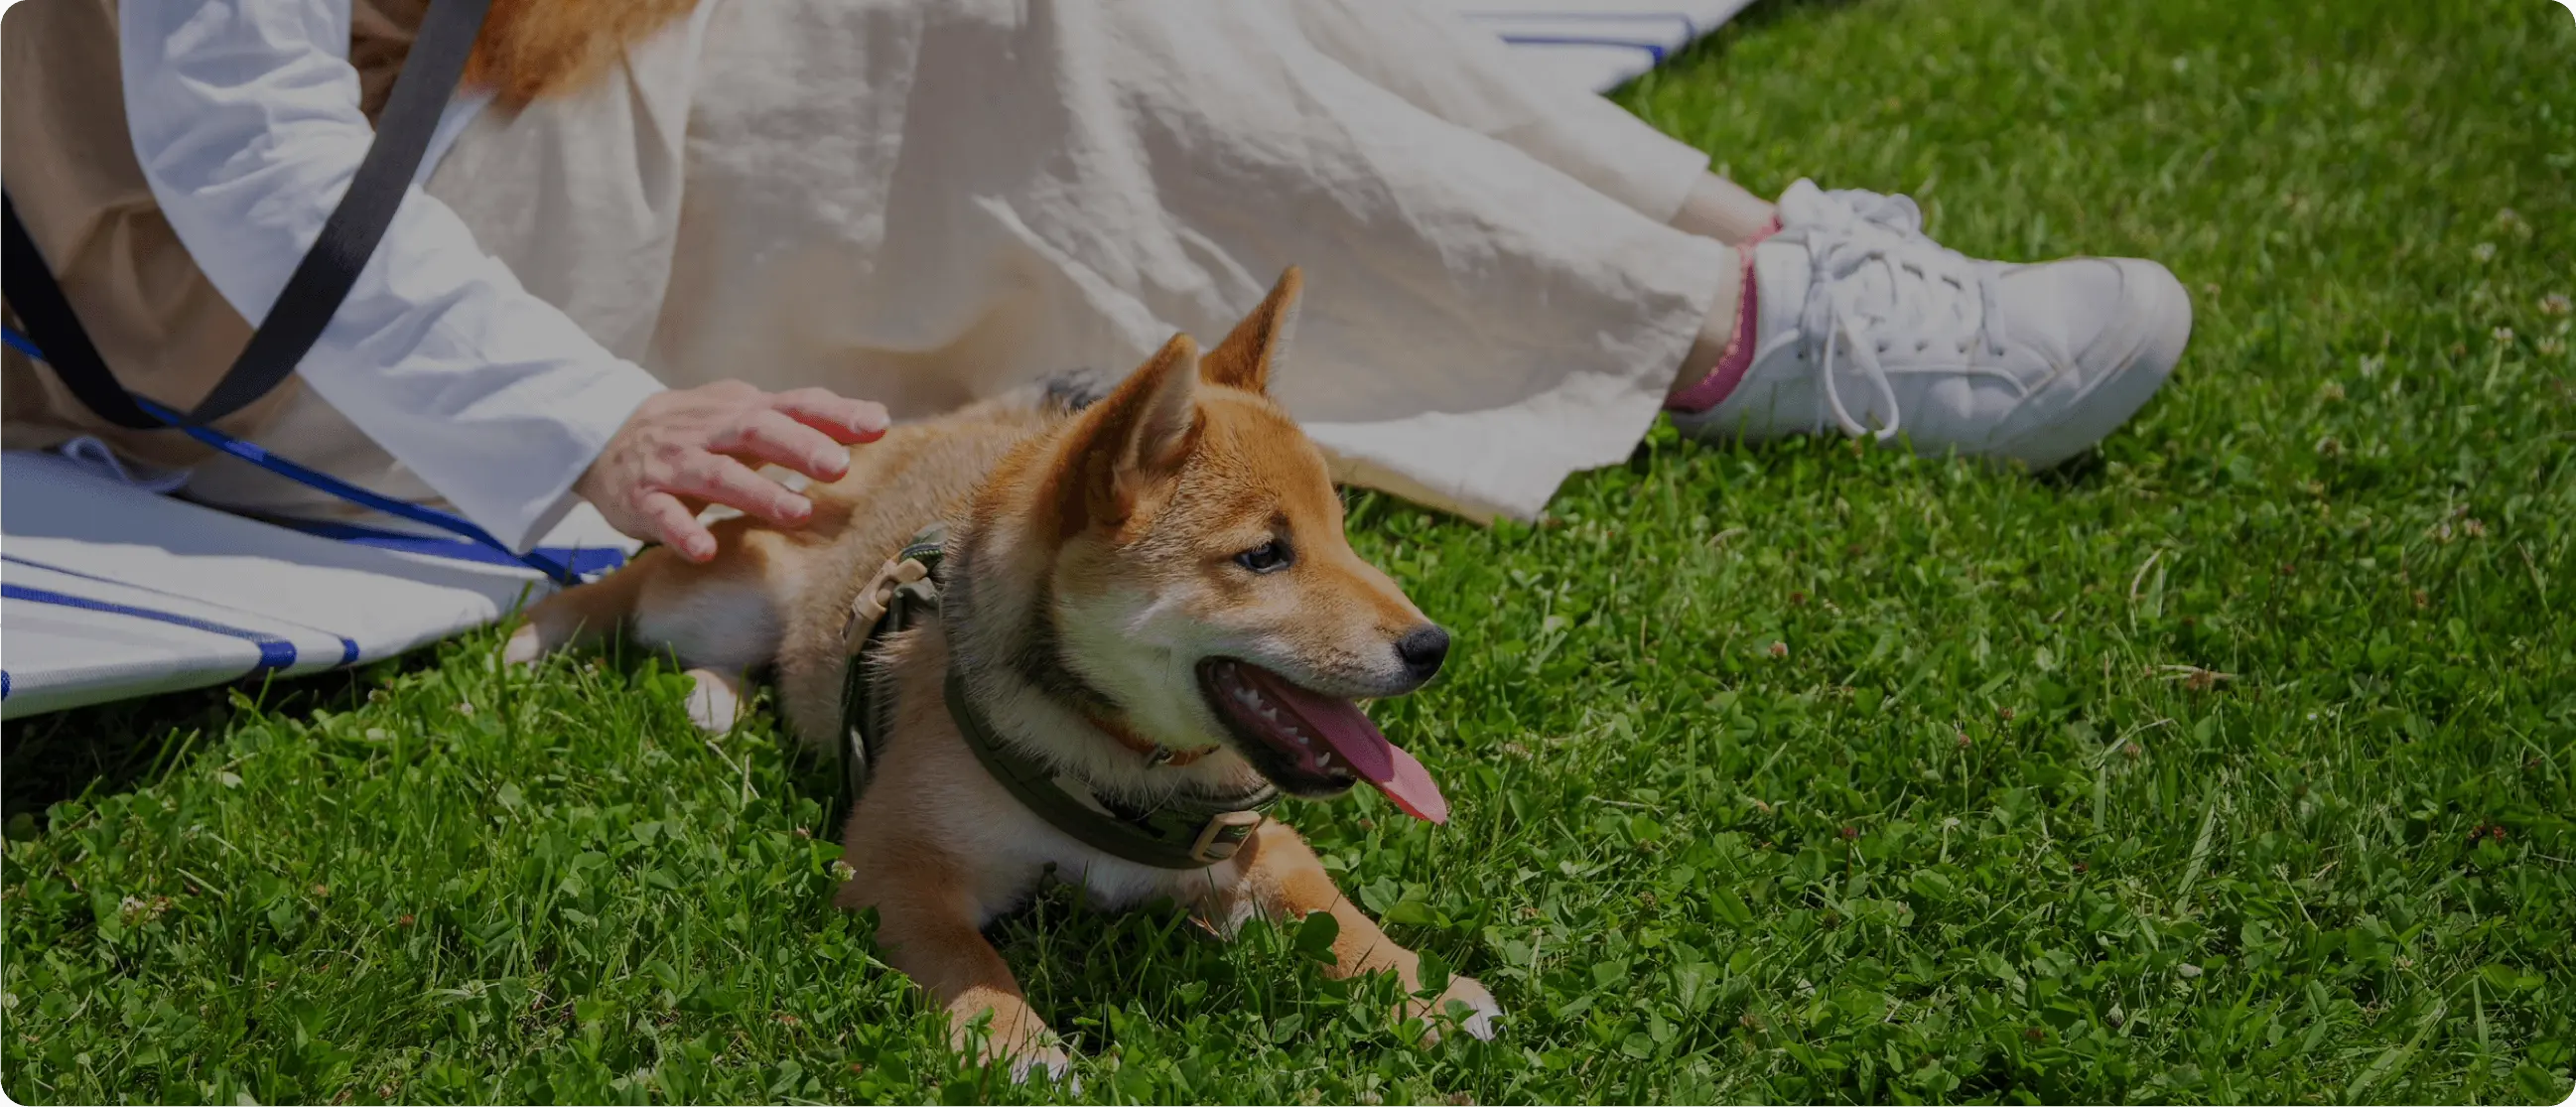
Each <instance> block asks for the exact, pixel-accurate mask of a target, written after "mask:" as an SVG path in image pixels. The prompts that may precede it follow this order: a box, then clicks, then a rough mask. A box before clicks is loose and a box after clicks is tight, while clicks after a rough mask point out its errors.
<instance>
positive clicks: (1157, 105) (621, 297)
mask: <svg viewBox="0 0 2576 1107" xmlns="http://www.w3.org/2000/svg"><path fill="white" fill-rule="evenodd" d="M708 2H710V3H715V2H718V0H708ZM708 14H709V18H706V19H703V20H700V21H698V22H697V23H695V24H693V25H691V26H688V27H675V28H673V29H672V31H671V32H669V33H668V34H666V35H665V36H664V37H663V38H661V39H657V40H655V41H653V42H650V43H647V44H645V45H643V46H641V47H638V48H636V49H634V50H632V51H630V52H629V56H628V59H627V66H626V67H625V69H624V70H622V71H621V72H619V73H618V74H616V75H615V77H614V78H613V79H612V80H610V81H609V82H607V83H606V84H604V85H602V86H600V87H596V88H593V89H591V90H589V91H587V92H585V93H582V94H580V95H576V96H572V97H568V98H562V99H550V100H544V101H540V102H539V103H538V104H536V105H535V106H533V107H531V108H529V109H527V110H526V111H524V112H520V113H518V114H516V115H515V116H505V115H503V114H501V113H498V112H492V113H487V115H486V116H485V117H484V118H482V119H480V120H478V121H477V122H476V124H475V125H474V126H473V127H472V128H471V129H470V130H469V131H468V132H467V133H466V135H465V136H464V137H463V138H462V139H461V140H459V142H458V144H457V146H456V147H455V149H454V150H453V151H452V152H450V153H449V155H448V156H447V158H446V160H445V161H444V162H442V163H441V165H440V167H439V169H438V171H437V173H436V174H435V175H434V177H433V178H432V180H431V183H430V188H429V190H430V192H431V193H432V194H433V195H436V196H438V197H439V198H440V199H442V200H444V201H446V202H447V203H449V204H450V205H451V206H454V207H455V208H457V209H458V211H459V213H460V214H461V215H463V216H464V217H465V219H466V221H467V223H468V224H469V225H470V226H472V227H474V228H475V230H476V234H477V238H478V240H479V241H480V242H481V243H482V245H483V246H484V247H485V248H486V249H488V250H491V251H493V252H494V253H495V254H496V255H498V256H500V257H501V258H502V259H503V260H504V261H506V262H507V263H509V264H510V265H511V267H512V269H513V270H514V271H515V272H517V273H518V274H519V276H520V277H521V279H522V280H523V281H524V282H525V283H526V284H527V286H528V287H529V288H530V289H531V290H533V291H535V292H537V293H538V294H539V295H542V296H545V297H546V298H547V299H548V300H550V301H552V302H554V303H555V304H557V305H558V306H561V307H563V308H564V309H565V310H566V311H568V312H570V313H571V314H572V315H573V316H574V318H575V319H577V320H579V321H580V322H581V323H582V324H583V325H584V326H585V327H586V328H588V329H589V330H590V331H591V333H592V334H593V335H595V336H597V337H598V338H599V339H600V340H601V341H602V342H603V343H605V344H607V345H608V346H609V347H610V348H611V349H613V350H615V351H617V352H618V353H620V354H622V355H625V356H628V357H632V358H635V359H636V360H638V361H639V362H641V363H642V364H643V365H644V366H645V367H646V368H648V369H650V370H652V371H653V372H654V373H655V374H656V375H657V376H659V377H661V378H662V379H663V380H664V381H665V382H667V383H669V384H671V385H673V386H675V387H686V386H690V385H696V384H702V383H706V382H708V381H714V380H719V379H724V378H741V379H745V380H749V381H751V382H752V383H754V384H757V385H760V386H762V387H766V388H788V387H796V386H804V385H821V386H824V387H828V388H831V389H833V390H835V391H839V392H842V393H845V394H848V395H852V396H859V397H866V398H871V399H876V400H880V401H883V402H885V403H886V404H887V405H888V406H889V407H891V408H892V409H893V410H894V411H895V413H896V414H897V416H898V417H919V416H925V415H930V414H934V413H936V412H939V411H942V410H945V409H947V408H950V407H953V406H955V405H958V404H960V403H964V402H966V401H969V400H973V399H976V398H979V397H984V396H989V395H993V394H996V393H999V392H1002V391H1006V390H1009V389H1011V388H1014V387H1017V386H1019V385H1023V384H1026V383H1029V382H1032V381H1036V380H1040V379H1044V378H1048V377H1050V376H1054V375H1057V374H1061V373H1064V372H1067V371H1091V372H1096V373H1099V374H1101V375H1102V376H1103V377H1104V378H1105V379H1114V378H1115V377H1117V376H1118V375H1121V374H1123V373H1124V372H1126V371H1127V370H1128V369H1130V368H1132V367H1133V366H1135V365H1136V364H1137V363H1139V362H1140V361H1142V360H1143V358H1144V357H1145V355H1146V354H1148V353H1150V352H1151V351H1152V350H1153V349H1154V348H1155V347H1157V346H1159V345H1161V343H1162V342H1163V341H1164V340H1165V339H1166V338H1168V337H1169V336H1170V334H1171V333H1172V332H1174V331H1176V330H1181V331H1189V332H1191V333H1193V334H1195V335H1197V336H1198V337H1200V338H1201V339H1202V340H1213V339H1214V338H1216V337H1218V336H1220V335H1222V334H1223V333H1224V332H1225V330H1226V329H1227V328H1228V327H1229V326H1230V325H1231V323H1232V321H1233V320H1234V319H1235V318H1236V317H1237V316H1239V315H1240V314H1241V313H1242V312H1243V311H1244V310H1246V309H1247V308H1249V307H1250V306H1251V305H1252V304H1253V303H1254V302H1256V301H1257V300H1259V298H1260V297H1261V295H1262V293H1263V291H1264V290H1265V289H1266V288H1267V287H1268V285H1269V284H1270V282H1271V280H1272V279H1273V278H1274V277H1275V276H1276V275H1277V274H1278V272H1279V270H1280V269H1282V268H1284V267H1285V266H1287V265H1290V264H1296V265H1300V266H1302V267H1304V269H1305V271H1306V277H1307V289H1308V301H1307V304H1306V307H1305V311H1304V314H1303V318H1302V319H1301V322H1300V329H1299V333H1298V344H1297V346H1296V348H1295V350H1294V351H1293V353H1292V355H1291V357H1290V360H1289V363H1288V367H1287V369H1286V371H1285V372H1284V373H1283V375H1282V377H1281V378H1280V379H1279V381H1278V382H1277V385H1276V388H1277V391H1278V392H1279V394H1280V395H1281V397H1282V398H1283V399H1284V400H1285V401H1286V403H1287V404H1288V405H1289V407H1290V408H1291V409H1292V410H1293V411H1294V412H1295V413H1296V414H1297V415H1298V417H1299V418H1300V419H1301V420H1302V421H1303V422H1304V423H1305V425H1306V427H1307V429H1308V431H1309V432H1310V433H1311V434H1312V435H1313V436H1314V437H1315V438H1316V439H1317V441H1319V442H1321V443H1322V444H1323V445H1324V446H1325V447H1326V449H1327V451H1328V452H1329V453H1331V454H1332V455H1333V457H1334V459H1335V461H1336V463H1337V465H1338V467H1339V473H1338V475H1339V476H1341V477H1343V478H1344V479H1346V480H1349V481H1352V482H1354V483H1358V484H1362V485H1367V486H1371V487H1376V488H1380V489H1384V490H1387V491H1390V492H1393V493H1396V494H1399V495H1403V496H1406V497H1409V498H1412V499H1416V500H1419V501H1421V502H1425V503H1428V504H1431V505H1433V506H1437V507H1441V508H1445V509H1448V510H1452V511H1456V512H1459V513H1462V514H1465V515H1468V516H1470V517H1475V518H1488V517H1491V516H1493V515H1496V514H1508V515H1516V516H1528V515H1532V514H1535V513H1536V512H1537V511H1538V510H1539V509H1540V508H1541V507H1542V506H1543V505H1544V504H1545V502H1546V500H1547V498H1548V496H1549V495H1550V494H1552V493H1553V492H1554V490H1555V488H1556V486H1557V485H1558V483H1559V482H1561V481H1562V480H1563V479H1564V478H1565V477H1566V476H1567V475H1568V474H1570V473H1573V472H1576V471H1579V470H1582V469H1586V468H1591V467H1595V466H1599V465H1604V464H1609V463H1613V462H1616V461H1618V460H1620V459H1622V458H1624V457H1626V456H1627V454H1628V453H1629V452H1630V451H1631V450H1632V449H1633V448H1634V447H1635V445H1636V443H1637V441H1638V439H1639V438H1640V437H1641V436H1642V434H1643V432H1644V431H1645V429H1646V428H1647V427H1648V426H1649V425H1650V424H1651V423H1652V421H1653V419H1654V415H1655V412H1656V411H1657V410H1658V408H1659V407H1660V406H1661V403H1662V398H1663V395H1664V392H1665V390H1666V388H1667V387H1668V386H1669V385H1670V383H1671V381H1672V377H1673V372H1674V370H1675V368H1676V367H1677V366H1678V365H1679V364H1680V361H1681V359H1682V357H1683V355H1684V353H1685V352H1686V351H1687V350H1688V349H1689V347H1690V344H1691V342H1692V339H1693V338H1694V336H1695V334H1696V332H1697V329H1698V327H1699V324H1700V322H1701V320H1702V318H1703V317H1704V316H1705V315H1706V314H1707V310H1708V308H1709V306H1710V303H1711V300H1712V299H1713V297H1714V295H1715V293H1716V291H1717V288H1718V286H1719V279H1720V278H1719V274H1720V272H1721V271H1722V267H1723V266H1725V265H1730V264H1733V261H1732V255H1731V253H1730V252H1729V251H1728V249H1727V248H1726V247H1724V246H1721V245H1719V244H1718V243H1716V242H1713V241H1710V240H1707V239H1701V238H1696V237H1693V236H1690V235H1686V234H1683V233H1681V232H1678V231H1675V230H1673V229H1671V228H1670V227H1669V226H1667V221H1668V220H1669V219H1670V218H1671V217H1672V216H1673V214H1674V213H1675V212H1676V211H1677V210H1678V209H1679V207H1680V206H1681V203H1682V200H1683V197H1684V195H1685V194H1686V193H1687V191H1688V190H1689V188H1690V186H1691V185H1692V183H1693V182H1694V181H1695V180H1696V179H1697V178H1698V176H1699V175H1700V174H1701V173H1702V172H1703V171H1704V169H1705V167H1706V158H1705V156H1703V155H1702V154H1700V153H1699V152H1697V151H1694V150H1692V149H1690V148H1688V147H1685V146H1682V145H1681V144H1679V143H1676V142H1674V141H1672V140H1670V139H1668V138H1666V137H1664V136H1662V135H1660V134H1658V133H1656V132H1655V131H1654V130H1653V129H1651V128H1649V127H1647V126H1646V125H1645V124H1643V123H1642V122H1640V121H1638V120H1637V119H1635V118H1634V117H1632V116H1630V115H1628V114H1627V113H1626V112H1624V111H1622V110H1621V109H1619V108H1618V107H1616V106H1614V105H1612V104H1610V103H1609V102H1607V101H1605V100H1602V99H1600V98H1598V97H1596V96H1593V95H1591V94H1589V93H1587V92H1584V91H1582V90H1578V89H1571V88H1563V87H1557V86H1554V85H1552V84H1541V83H1537V82H1534V81H1532V80H1530V79H1528V78H1525V77H1523V76H1521V75H1519V74H1517V73H1515V72H1514V70H1513V68H1512V67H1511V64H1510V61H1509V59H1508V57H1507V54H1506V48H1505V47H1503V46H1502V45H1501V44H1500V43H1499V42H1497V41H1495V40H1494V39H1492V38H1490V37H1487V36H1485V35H1483V34H1482V33H1481V32H1478V31H1476V30H1475V29H1473V28H1471V27H1467V26H1465V25H1463V24H1462V23H1460V22H1459V21H1457V20H1456V19H1455V18H1454V17H1453V16H1452V15H1451V14H1450V13H1449V12H1447V11H1445V10H1441V9H1437V8H1430V7H1426V6H1424V5H1423V4H1421V3H1419V2H1417V0H1294V2H1284V3H1280V2H1266V0H1027V2H1025V3H999V2H966V0H725V2H723V3H722V6H721V7H720V8H718V9H716V10H714V11H712V12H711V13H708ZM297 404H298V407H297V409H296V410H293V411H290V412H288V413H286V414H285V415H283V416H281V418H280V419H279V420H278V422H277V424H276V425H275V426H274V427H273V428H272V429H271V430H270V431H269V432H268V433H267V434H266V435H264V437H265V438H266V439H267V441H266V443H265V444H266V445H268V446H269V447H270V448H272V449H274V450H276V451H277V452H279V453H280V454H283V455H286V456H290V457H297V458H299V459H304V460H308V461H311V462H316V463H319V464H321V465H322V466H324V467H326V468H329V469H331V470H332V471H334V472H335V473H337V474H339V475H342V476H345V477H349V478H351V479H355V480H358V481H360V482H362V483H366V484H369V485H372V486H374V487H377V488H379V489H382V490H385V491H388V492H391V493H394V494H397V495H410V496H418V497H423V498H426V497H427V496H428V495H429V492H428V490H427V489H425V488H421V487H419V482H418V481H417V480H416V479H413V478H410V477H409V476H408V474H407V473H406V472H405V471H403V470H402V469H401V467H400V466H399V465H397V464H395V463H393V462H392V461H391V459H390V458H386V457H384V456H383V455H382V453H381V452H380V451H374V450H373V448H372V447H371V446H368V445H367V444H366V443H365V442H364V440H363V439H362V438H359V437H358V435H357V432H356V431H355V430H354V429H353V428H350V427H348V425H347V424H346V422H345V420H339V419H338V417H337V414H336V413H335V412H331V411H330V410H329V409H328V408H327V407H326V406H324V405H322V404H321V402H320V401H319V400H316V399H313V398H311V397H310V394H309V393H306V394H305V396H304V398H302V399H300V400H298V401H297ZM335 424H336V425H335ZM243 468H244V467H241V466H238V465H237V464H233V463H229V462H226V463H223V464H219V465H218V464H210V465H209V466H206V467H205V468H204V469H202V470H201V472H200V475H199V479H198V482H197V483H196V484H195V486H194V487H195V490H196V492H197V494H198V495H200V496H203V497H207V498H211V499H217V500H220V501H224V502H230V503H235V504H239V505H244V506H259V507H265V508H270V509H278V510H299V509H304V510H313V509H321V508H324V507H326V506H327V505H324V504H321V503H317V502H314V501H313V500H312V499H311V498H310V497H309V496H306V495H303V494H302V493H301V492H300V490H296V489H293V488H289V487H282V486H280V485H278V484H276V483H275V482H273V481H271V480H269V479H268V478H266V477H265V475H264V474H255V473H245V472H243V471H242V470H243Z"/></svg>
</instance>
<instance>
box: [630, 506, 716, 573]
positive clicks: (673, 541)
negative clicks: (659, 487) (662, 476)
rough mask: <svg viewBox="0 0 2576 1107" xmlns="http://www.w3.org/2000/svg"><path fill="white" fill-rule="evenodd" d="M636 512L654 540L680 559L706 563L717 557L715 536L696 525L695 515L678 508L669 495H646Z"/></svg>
mask: <svg viewBox="0 0 2576 1107" xmlns="http://www.w3.org/2000/svg"><path fill="white" fill-rule="evenodd" d="M636 513H637V514H640V515H642V516H643V517H644V520H645V525H646V527H647V529H649V530H651V531H652V532H653V537H654V539H655V540H656V541H658V542H660V543H662V544H663V545H665V546H669V547H671V548H672V549H673V550H676V551H678V552H679V555H680V556H681V557H685V558H687V559H689V560H691V561H705V560H707V559H708V558H711V557H714V556H715V555H716V536H715V535H712V534H709V533H707V528H705V527H702V526H699V525H698V513H697V512H694V511H691V510H689V509H688V508H686V507H683V506H681V505H680V501H679V500H678V499H677V498H674V497H673V496H672V495H671V494H670V493H668V492H647V493H645V494H644V498H643V500H642V501H640V502H638V503H637V504H636Z"/></svg>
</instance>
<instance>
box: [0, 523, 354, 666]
mask: <svg viewBox="0 0 2576 1107" xmlns="http://www.w3.org/2000/svg"><path fill="white" fill-rule="evenodd" d="M0 561H6V562H10V563H12V564H16V565H24V566H27V567H29V568H32V569H42V570H44V571H46V572H48V573H61V574H62V575H64V576H67V577H79V578H80V579H82V580H94V581H97V582H99V583H101V584H113V585H115V586H117V587H119V588H131V589H133V590H135V591H137V592H150V593H152V594H153V595H155V596H168V597H170V598H171V599H174V600H186V601H188V602H190V603H201V604H204V605H206V606H208V607H220V608H223V609H224V610H226V611H241V613H242V614H244V615H248V616H251V617H252V618H256V619H271V620H275V621H277V622H281V623H287V624H291V625H294V626H299V627H303V628H304V629H306V630H309V631H312V632H313V633H315V634H328V635H330V636H331V637H333V638H337V639H339V640H340V664H343V665H354V664H357V662H358V640H357V639H355V638H351V637H349V636H348V635H345V634H342V633H340V632H339V631H336V630H325V629H323V628H321V627H317V626H314V625H312V624H310V623H298V622H296V621H295V620H293V619H280V618H278V617H277V616H275V615H269V614H265V613H262V612H258V611H242V609H241V608H238V607H234V606H233V605H231V604H228V603H216V602H214V601H213V600H203V599H198V598H197V597H195V596H183V595H180V594H179V593H177V592H170V591H165V590H163V589H159V588H153V587H150V586H147V585H141V584H136V583H134V582H133V581H127V580H118V579H116V578H114V577H103V576H99V575H98V574H96V573H84V572H81V571H80V570H78V569H66V568H63V567H62V566H60V565H48V564H46V563H44V562H42V561H34V560H30V559H28V558H23V557H20V556H18V555H16V554H12V553H0ZM0 694H5V693H0Z"/></svg>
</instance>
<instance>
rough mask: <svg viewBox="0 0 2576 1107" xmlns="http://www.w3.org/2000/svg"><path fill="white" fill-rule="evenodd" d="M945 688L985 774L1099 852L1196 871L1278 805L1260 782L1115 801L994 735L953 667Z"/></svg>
mask: <svg viewBox="0 0 2576 1107" xmlns="http://www.w3.org/2000/svg"><path fill="white" fill-rule="evenodd" d="M947 685H948V693H947V694H948V717H949V718H951V719H953V720H956V723H957V733H959V734H961V735H963V736H965V738H966V748H967V749H970V750H973V751H975V760H976V761H978V762H981V763H982V764H983V766H984V771H985V772H987V773H990V774H992V777H993V779H994V780H996V781H999V782H1000V783H1001V785H1002V787H1004V788H1006V789H1009V790H1010V793H1011V795H1012V796H1013V797H1014V798H1016V799H1018V800H1019V801H1020V804H1021V805H1022V806H1024V807H1027V808H1028V809H1029V810H1031V811H1034V812H1037V814H1038V816H1039V817H1041V818H1043V819H1045V820H1046V821H1048V822H1050V823H1053V824H1055V828H1056V829H1058V830H1061V831H1063V832H1065V833H1066V834H1070V835H1072V836H1073V837H1075V838H1076V839H1079V840H1080V841H1081V842H1082V843H1083V844H1084V845H1087V846H1090V847H1091V848H1093V849H1096V850H1099V851H1101V852H1102V853H1107V854H1112V855H1114V856H1118V857H1123V858H1125V859H1127V860H1129V861H1133V862H1136V863H1137V864H1140V865H1152V866H1154V867H1156V868H1163V869H1203V868H1206V867H1208V866H1210V865H1213V864H1216V863H1217V862H1219V861H1223V860H1225V859H1226V858H1229V857H1232V856H1234V854H1235V851H1236V850H1238V849H1241V848H1243V843H1244V841H1245V840H1246V839H1248V838H1250V837H1252V830H1253V828H1254V827H1256V826H1259V825H1261V812H1262V811H1263V810H1265V809H1267V808H1268V807H1269V806H1270V805H1271V804H1274V803H1277V802H1279V789H1278V788H1277V787H1275V786H1273V785H1272V784H1271V783H1270V782H1268V781H1263V782H1261V784H1260V785H1258V786H1256V787H1254V788H1252V789H1251V790H1249V791H1246V792H1243V793H1241V794H1238V795H1233V796H1190V795H1179V796H1174V797H1172V798H1170V799H1166V800H1164V801H1163V802H1162V803H1160V804H1158V805H1156V806H1154V807H1151V808H1138V807H1134V806H1132V805H1129V804H1126V803H1122V802H1120V801H1118V800H1115V799H1112V798H1110V797H1107V796H1103V795H1101V794H1100V793H1099V792H1098V791H1096V790H1094V789H1093V788H1092V787H1091V785H1090V784H1089V783H1088V782H1086V781H1084V780H1082V779H1081V778H1079V777H1076V776H1074V775H1073V774H1071V773H1065V772H1058V771H1056V770H1054V769H1053V768H1051V767H1049V766H1048V765H1047V764H1046V763H1044V762H1042V761H1040V760H1038V759H1037V758H1036V757H1034V756H1031V755H1030V754H1029V752H1028V751H1027V750H1025V749H1023V748H1022V747H1021V746H1019V745H1018V744H1017V743H1014V742H1009V741H1004V740H1003V739H1001V738H1000V737H999V736H997V735H995V734H994V733H993V726H992V723H991V722H989V721H987V720H986V719H985V718H984V713H983V712H981V711H978V710H976V709H975V703H974V701H973V700H972V699H970V698H968V697H967V694H966V681H965V678H964V677H961V676H959V675H958V673H957V670H956V669H954V668H952V669H950V670H948V680H947Z"/></svg>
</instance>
